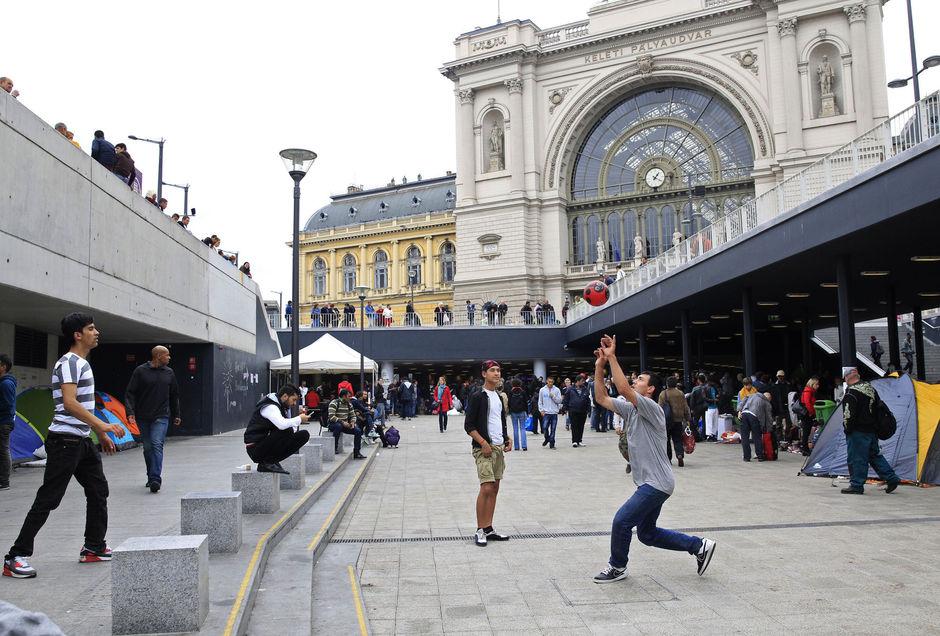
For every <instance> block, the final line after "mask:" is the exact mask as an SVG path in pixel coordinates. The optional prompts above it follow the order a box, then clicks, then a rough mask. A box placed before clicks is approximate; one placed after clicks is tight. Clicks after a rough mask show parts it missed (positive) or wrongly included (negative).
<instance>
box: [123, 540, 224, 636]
mask: <svg viewBox="0 0 940 636" xmlns="http://www.w3.org/2000/svg"><path fill="white" fill-rule="evenodd" d="M208 614H209V545H208V537H207V536H206V535H204V534H194V535H185V536H180V537H173V536H161V537H133V538H130V539H128V540H127V541H125V542H124V543H122V544H121V545H120V546H118V547H117V548H115V549H114V556H113V558H112V561H111V631H112V633H114V634H150V633H155V632H197V631H199V629H200V628H201V627H202V624H203V622H205V620H206V616H207V615H208Z"/></svg>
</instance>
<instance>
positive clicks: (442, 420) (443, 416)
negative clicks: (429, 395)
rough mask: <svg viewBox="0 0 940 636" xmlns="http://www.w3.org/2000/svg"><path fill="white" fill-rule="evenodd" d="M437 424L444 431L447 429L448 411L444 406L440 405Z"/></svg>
mask: <svg viewBox="0 0 940 636" xmlns="http://www.w3.org/2000/svg"><path fill="white" fill-rule="evenodd" d="M437 425H438V427H440V429H441V432H442V433H443V432H444V431H446V430H447V411H445V410H444V407H443V406H440V407H438V411H437Z"/></svg>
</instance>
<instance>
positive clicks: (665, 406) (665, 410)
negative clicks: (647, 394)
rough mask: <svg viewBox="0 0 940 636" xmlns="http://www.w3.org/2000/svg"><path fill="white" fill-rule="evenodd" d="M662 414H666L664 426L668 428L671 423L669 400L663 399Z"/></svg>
mask: <svg viewBox="0 0 940 636" xmlns="http://www.w3.org/2000/svg"><path fill="white" fill-rule="evenodd" d="M662 407H663V415H665V416H666V428H669V427H670V426H671V425H672V405H671V404H669V400H663V404H662Z"/></svg>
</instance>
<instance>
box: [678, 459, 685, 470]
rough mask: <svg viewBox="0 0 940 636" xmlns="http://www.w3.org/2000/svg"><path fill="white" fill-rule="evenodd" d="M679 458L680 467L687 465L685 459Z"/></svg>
mask: <svg viewBox="0 0 940 636" xmlns="http://www.w3.org/2000/svg"><path fill="white" fill-rule="evenodd" d="M678 460H679V468H682V467H683V466H685V461H684V460H683V459H682V458H681V457H679V458H678Z"/></svg>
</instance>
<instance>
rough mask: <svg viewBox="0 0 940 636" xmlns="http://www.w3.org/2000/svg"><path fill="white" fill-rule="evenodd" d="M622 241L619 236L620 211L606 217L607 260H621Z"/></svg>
mask: <svg viewBox="0 0 940 636" xmlns="http://www.w3.org/2000/svg"><path fill="white" fill-rule="evenodd" d="M622 247H623V243H622V241H621V238H620V213H619V212H614V213H612V214H611V215H610V216H608V217H607V260H608V261H613V262H615V263H619V262H620V261H622V260H623V258H624V256H623V249H622Z"/></svg>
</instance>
